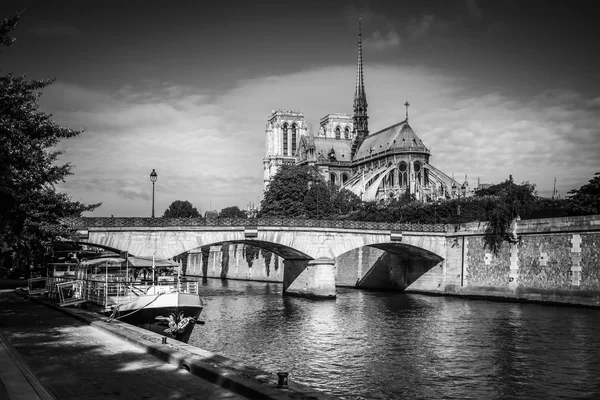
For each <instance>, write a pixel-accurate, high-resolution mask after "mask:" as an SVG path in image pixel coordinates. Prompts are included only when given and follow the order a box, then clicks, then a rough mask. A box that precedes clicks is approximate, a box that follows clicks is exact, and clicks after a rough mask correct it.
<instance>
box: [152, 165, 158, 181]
mask: <svg viewBox="0 0 600 400" xmlns="http://www.w3.org/2000/svg"><path fill="white" fill-rule="evenodd" d="M157 179H158V175H157V174H156V171H155V170H154V168H153V169H152V172H151V173H150V180H151V181H152V183H154V182H156V180H157Z"/></svg>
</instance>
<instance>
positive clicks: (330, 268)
mask: <svg viewBox="0 0 600 400" xmlns="http://www.w3.org/2000/svg"><path fill="white" fill-rule="evenodd" d="M334 265H335V260H334V259H331V258H326V257H321V258H317V259H315V260H285V261H284V273H283V295H284V296H303V297H312V298H322V299H335V297H336V292H335V269H334Z"/></svg>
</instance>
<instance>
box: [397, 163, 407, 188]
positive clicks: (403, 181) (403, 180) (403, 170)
mask: <svg viewBox="0 0 600 400" xmlns="http://www.w3.org/2000/svg"><path fill="white" fill-rule="evenodd" d="M398 172H399V173H398V181H399V182H398V183H399V184H400V186H408V166H407V165H406V163H401V164H400V166H399V167H398Z"/></svg>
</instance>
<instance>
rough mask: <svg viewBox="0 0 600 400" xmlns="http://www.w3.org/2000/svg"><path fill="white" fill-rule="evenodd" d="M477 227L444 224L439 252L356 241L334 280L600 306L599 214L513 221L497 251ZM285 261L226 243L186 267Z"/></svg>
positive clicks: (234, 267)
mask: <svg viewBox="0 0 600 400" xmlns="http://www.w3.org/2000/svg"><path fill="white" fill-rule="evenodd" d="M483 233H484V227H483V226H482V224H477V223H473V224H465V225H463V226H461V229H460V230H457V231H455V232H449V233H448V234H447V235H446V237H445V239H444V240H445V243H444V245H443V246H442V247H439V249H443V250H439V251H437V252H438V253H441V252H443V253H444V254H445V255H446V257H445V258H444V259H440V257H439V255H436V254H433V253H431V252H428V251H424V250H422V249H420V248H419V246H418V243H419V242H416V241H415V239H414V238H413V239H412V240H413V242H409V240H411V239H409V240H407V241H406V244H404V239H403V242H402V243H403V245H402V246H404V247H402V246H400V247H399V246H398V245H390V246H388V247H385V246H377V247H372V246H363V247H359V248H357V249H354V250H351V251H349V252H347V253H344V254H342V255H340V256H338V257H337V258H336V260H335V261H336V262H335V272H334V273H335V282H336V285H337V286H347V287H358V288H366V289H380V290H397V291H403V290H405V291H408V292H420V293H435V294H452V295H458V296H463V295H466V296H484V297H495V298H504V299H517V300H531V301H541V302H555V303H572V304H583V305H591V306H600V215H598V216H588V217H568V218H555V219H545V220H530V221H519V225H518V234H519V239H520V240H519V242H518V243H512V244H511V243H508V242H504V243H503V245H502V247H501V248H500V250H499V251H498V253H497V254H494V253H493V252H492V251H491V250H489V249H487V248H486V246H485V242H484V236H483ZM423 240H426V238H425V237H424V238H423ZM427 240H429V239H427ZM408 243H412V245H408ZM430 247H431V246H430ZM265 255H266V256H267V258H268V260H265ZM283 261H284V260H283V259H282V258H281V257H278V256H277V255H275V254H271V255H270V256H269V253H267V252H264V251H259V252H256V251H250V252H248V251H247V250H246V246H244V245H242V244H225V245H219V246H211V247H210V248H204V252H203V253H202V251H201V250H199V249H196V250H194V251H191V252H190V253H189V256H188V267H187V273H188V274H189V275H196V276H204V277H211V278H227V279H242V280H256V281H269V282H283V278H284V277H283V274H284V273H283V271H284V268H283V267H284V262H283Z"/></svg>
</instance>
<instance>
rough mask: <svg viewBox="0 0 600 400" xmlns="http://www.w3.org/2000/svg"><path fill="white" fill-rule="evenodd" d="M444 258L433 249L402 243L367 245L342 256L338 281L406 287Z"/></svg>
mask: <svg viewBox="0 0 600 400" xmlns="http://www.w3.org/2000/svg"><path fill="white" fill-rule="evenodd" d="M444 261H445V260H444V258H443V257H442V256H440V255H439V254H436V253H435V252H433V251H431V250H427V249H424V248H422V247H417V246H414V245H410V244H406V243H401V242H395V243H382V244H375V245H370V246H363V247H359V248H355V249H352V250H350V251H348V252H347V253H344V254H341V255H339V256H338V258H337V259H336V284H337V285H339V286H353V287H359V288H373V289H388V290H405V289H407V288H409V287H410V286H411V285H412V284H413V283H414V282H416V281H417V280H419V279H421V278H422V277H423V276H424V275H426V274H428V273H429V272H430V271H432V270H433V269H434V268H435V267H436V266H442V265H443V263H444Z"/></svg>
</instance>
